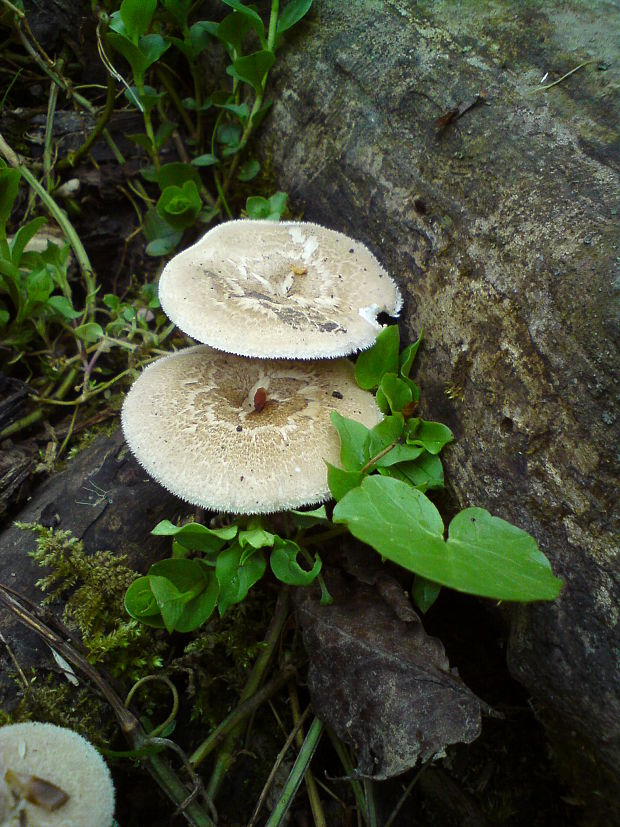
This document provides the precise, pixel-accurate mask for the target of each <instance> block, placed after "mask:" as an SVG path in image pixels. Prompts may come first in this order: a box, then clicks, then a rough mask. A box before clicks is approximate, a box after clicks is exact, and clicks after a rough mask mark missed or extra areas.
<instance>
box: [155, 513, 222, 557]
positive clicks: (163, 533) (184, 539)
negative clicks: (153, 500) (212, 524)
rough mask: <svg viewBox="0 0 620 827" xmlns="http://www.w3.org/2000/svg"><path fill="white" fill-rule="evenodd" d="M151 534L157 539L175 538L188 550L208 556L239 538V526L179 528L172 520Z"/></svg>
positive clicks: (196, 524) (198, 525) (184, 526)
mask: <svg viewBox="0 0 620 827" xmlns="http://www.w3.org/2000/svg"><path fill="white" fill-rule="evenodd" d="M151 534H154V535H155V536H156V537H174V539H175V540H176V541H177V542H178V543H180V544H181V545H182V546H184V547H185V548H187V549H190V550H192V551H202V552H205V553H207V554H209V553H211V552H214V551H219V550H220V549H221V548H222V547H223V546H224V545H225V544H226V543H227V542H229V541H230V540H233V539H234V538H235V537H236V536H237V526H236V525H229V526H224V527H223V528H207V526H206V525H202V524H201V523H186V524H185V525H181V526H177V525H174V523H171V522H170V520H162V521H161V522H160V523H158V524H157V525H156V526H155V528H154V529H153V531H151Z"/></svg>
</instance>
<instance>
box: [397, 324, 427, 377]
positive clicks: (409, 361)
mask: <svg viewBox="0 0 620 827" xmlns="http://www.w3.org/2000/svg"><path fill="white" fill-rule="evenodd" d="M423 336H424V330H422V331H421V332H420V335H419V337H418V339H417V340H416V341H415V342H413V343H412V344H410V345H408V346H407V347H406V348H405V349H404V350H403V351H402V353H401V354H400V356H399V360H398V361H399V366H400V367H399V369H400V375H401V376H404V377H408V376H409V374H410V373H411V367H412V365H413V362H414V360H415V357H416V354H417V352H418V348H419V347H420V345H421V344H422V337H423Z"/></svg>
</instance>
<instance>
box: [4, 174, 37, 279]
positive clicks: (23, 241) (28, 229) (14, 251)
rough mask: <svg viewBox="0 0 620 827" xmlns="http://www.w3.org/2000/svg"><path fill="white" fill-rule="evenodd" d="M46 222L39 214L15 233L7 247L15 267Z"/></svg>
mask: <svg viewBox="0 0 620 827" xmlns="http://www.w3.org/2000/svg"><path fill="white" fill-rule="evenodd" d="M1 186H2V181H1V180H0V187H1ZM46 224H47V218H45V217H44V216H41V217H40V218H33V220H32V221H29V222H28V223H27V224H25V225H24V226H23V227H20V228H19V230H18V231H17V232H16V233H15V237H14V238H13V240H12V241H11V243H10V244H9V248H10V250H11V262H12V264H14V265H15V266H16V267H19V263H20V261H21V258H22V253H23V252H24V248H25V247H26V245H27V244H28V242H29V241H31V240H32V239H33V238H34V237H35V235H36V234H37V233H38V232H39V230H40V229H41V228H42V227H44V226H45V225H46Z"/></svg>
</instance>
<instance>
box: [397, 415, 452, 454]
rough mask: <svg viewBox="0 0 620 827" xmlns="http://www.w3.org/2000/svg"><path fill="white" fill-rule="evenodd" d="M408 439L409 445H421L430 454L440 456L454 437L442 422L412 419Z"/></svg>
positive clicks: (408, 427)
mask: <svg viewBox="0 0 620 827" xmlns="http://www.w3.org/2000/svg"><path fill="white" fill-rule="evenodd" d="M406 438H407V443H408V444H409V445H421V446H422V447H423V448H425V449H426V450H427V451H428V452H429V454H438V453H439V452H440V451H441V449H442V448H443V447H444V445H447V444H448V442H452V440H453V439H454V435H453V433H452V431H451V430H450V428H448V426H447V425H443V424H442V423H441V422H428V421H426V420H424V419H410V420H409V421H408V422H407V433H406Z"/></svg>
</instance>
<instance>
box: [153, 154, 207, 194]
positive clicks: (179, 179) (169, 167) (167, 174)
mask: <svg viewBox="0 0 620 827" xmlns="http://www.w3.org/2000/svg"><path fill="white" fill-rule="evenodd" d="M186 181H193V182H194V183H195V184H196V186H197V187H199V186H200V184H201V181H200V173H199V172H198V170H197V169H196V167H195V166H192V165H191V164H183V163H181V162H180V161H174V162H173V163H171V164H164V165H163V166H162V167H161V168H160V170H159V172H158V174H157V183H158V184H159V187H160V189H162V190H165V189H166V187H171V186H177V187H180V186H182V185H183V184H184V183H185V182H186Z"/></svg>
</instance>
